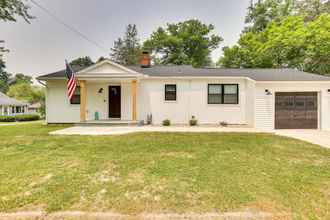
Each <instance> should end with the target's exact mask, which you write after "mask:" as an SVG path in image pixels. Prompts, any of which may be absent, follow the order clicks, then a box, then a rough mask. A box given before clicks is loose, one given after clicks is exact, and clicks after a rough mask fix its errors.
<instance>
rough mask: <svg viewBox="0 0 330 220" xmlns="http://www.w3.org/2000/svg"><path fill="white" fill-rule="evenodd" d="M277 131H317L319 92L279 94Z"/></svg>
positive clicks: (276, 107)
mask: <svg viewBox="0 0 330 220" xmlns="http://www.w3.org/2000/svg"><path fill="white" fill-rule="evenodd" d="M275 97H276V98H275V129H317V92H278V93H276V95H275Z"/></svg>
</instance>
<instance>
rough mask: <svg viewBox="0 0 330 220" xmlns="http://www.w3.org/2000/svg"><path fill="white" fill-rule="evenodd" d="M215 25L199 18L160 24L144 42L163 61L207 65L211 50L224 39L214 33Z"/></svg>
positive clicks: (145, 46) (196, 65)
mask: <svg viewBox="0 0 330 220" xmlns="http://www.w3.org/2000/svg"><path fill="white" fill-rule="evenodd" d="M213 30H214V26H213V25H212V24H210V25H206V24H203V23H202V22H201V21H199V20H195V19H192V20H187V21H184V22H179V23H173V24H167V26H166V28H162V27H159V28H158V29H157V30H156V31H155V32H153V33H152V35H151V37H150V39H148V40H147V41H146V42H145V43H144V48H145V49H146V50H149V51H151V52H152V53H153V54H154V55H155V56H156V57H157V58H159V59H160V62H161V63H162V64H176V65H183V64H187V65H193V66H195V67H199V66H207V65H210V63H211V58H210V55H211V52H212V51H213V50H214V49H216V48H218V46H219V44H220V42H221V41H222V40H223V39H222V38H221V37H220V36H218V35H215V34H211V32H212V31H213Z"/></svg>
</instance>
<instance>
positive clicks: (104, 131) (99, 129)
mask: <svg viewBox="0 0 330 220" xmlns="http://www.w3.org/2000/svg"><path fill="white" fill-rule="evenodd" d="M135 132H248V133H256V132H263V131H261V130H257V129H254V128H245V127H244V128H236V127H235V128H231V127H219V126H218V127H216V126H214V127H208V126H206V127H202V126H196V127H189V126H181V127H180V126H169V127H163V126H141V127H137V126H74V127H70V128H65V129H62V130H58V131H53V132H50V134H52V135H122V134H129V133H135Z"/></svg>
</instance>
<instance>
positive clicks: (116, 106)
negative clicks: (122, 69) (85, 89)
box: [109, 86, 121, 118]
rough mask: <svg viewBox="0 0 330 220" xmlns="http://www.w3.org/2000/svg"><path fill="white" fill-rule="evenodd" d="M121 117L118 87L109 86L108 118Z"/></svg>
mask: <svg viewBox="0 0 330 220" xmlns="http://www.w3.org/2000/svg"><path fill="white" fill-rule="evenodd" d="M120 117H121V91H120V86H109V118H120Z"/></svg>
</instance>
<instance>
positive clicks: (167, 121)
mask: <svg viewBox="0 0 330 220" xmlns="http://www.w3.org/2000/svg"><path fill="white" fill-rule="evenodd" d="M170 125H171V121H170V119H165V120H164V121H163V126H170Z"/></svg>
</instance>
